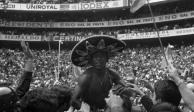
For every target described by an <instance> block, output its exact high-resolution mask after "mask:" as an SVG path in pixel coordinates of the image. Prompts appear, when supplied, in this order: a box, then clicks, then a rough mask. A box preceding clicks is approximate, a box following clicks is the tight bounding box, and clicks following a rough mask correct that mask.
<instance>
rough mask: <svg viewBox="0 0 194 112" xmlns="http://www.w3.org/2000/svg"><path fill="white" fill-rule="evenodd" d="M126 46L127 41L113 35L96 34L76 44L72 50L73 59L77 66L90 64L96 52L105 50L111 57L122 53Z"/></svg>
mask: <svg viewBox="0 0 194 112" xmlns="http://www.w3.org/2000/svg"><path fill="white" fill-rule="evenodd" d="M125 46H126V44H125V42H123V41H121V40H118V39H116V38H113V37H111V36H107V35H94V36H91V37H88V38H86V39H84V40H82V41H80V42H79V43H77V44H76V45H75V47H74V48H73V50H72V52H71V61H72V63H73V64H74V65H76V66H80V67H86V66H90V64H89V60H90V59H91V57H92V55H93V54H94V53H96V52H105V53H107V56H108V58H110V57H113V56H115V55H116V54H118V53H120V52H121V51H122V50H123V49H124V48H125Z"/></svg>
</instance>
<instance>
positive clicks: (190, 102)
mask: <svg viewBox="0 0 194 112" xmlns="http://www.w3.org/2000/svg"><path fill="white" fill-rule="evenodd" d="M169 72H170V75H169V76H170V77H171V78H172V79H173V80H174V82H175V83H176V84H177V86H178V87H179V91H180V93H181V96H182V98H183V101H184V102H185V104H186V105H187V106H188V107H189V108H190V109H191V110H192V111H194V93H193V92H192V91H191V90H190V89H189V88H188V87H187V86H186V84H185V83H184V82H183V81H182V80H181V79H180V78H179V76H178V73H177V70H176V69H175V68H174V67H173V65H172V64H171V63H169Z"/></svg>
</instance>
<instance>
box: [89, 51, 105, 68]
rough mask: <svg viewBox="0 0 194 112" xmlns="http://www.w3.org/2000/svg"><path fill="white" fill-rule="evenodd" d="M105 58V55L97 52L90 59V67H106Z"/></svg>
mask: <svg viewBox="0 0 194 112" xmlns="http://www.w3.org/2000/svg"><path fill="white" fill-rule="evenodd" d="M106 62H107V56H106V54H105V53H102V52H98V53H95V54H94V55H93V57H92V65H93V66H94V67H95V68H104V67H105V66H106Z"/></svg>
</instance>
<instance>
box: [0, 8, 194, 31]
mask: <svg viewBox="0 0 194 112" xmlns="http://www.w3.org/2000/svg"><path fill="white" fill-rule="evenodd" d="M188 18H194V11H190V12H183V13H177V14H169V15H163V16H156V17H155V18H154V19H155V21H156V22H167V21H174V20H182V19H188ZM150 23H153V18H151V17H147V18H139V19H128V20H117V21H99V22H14V21H13V22H6V21H2V20H0V26H1V27H24V28H98V27H116V26H130V25H139V24H150Z"/></svg>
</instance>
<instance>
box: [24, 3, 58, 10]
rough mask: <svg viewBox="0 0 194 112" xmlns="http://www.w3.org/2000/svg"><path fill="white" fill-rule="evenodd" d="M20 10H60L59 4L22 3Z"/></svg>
mask: <svg viewBox="0 0 194 112" xmlns="http://www.w3.org/2000/svg"><path fill="white" fill-rule="evenodd" d="M20 6H21V7H20V10H29V11H59V10H60V5H59V4H21V5H20Z"/></svg>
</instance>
